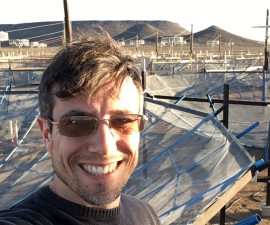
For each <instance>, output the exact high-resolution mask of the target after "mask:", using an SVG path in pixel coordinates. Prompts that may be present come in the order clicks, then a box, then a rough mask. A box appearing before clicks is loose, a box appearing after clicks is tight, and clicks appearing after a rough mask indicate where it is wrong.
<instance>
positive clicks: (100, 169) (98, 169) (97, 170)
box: [80, 162, 120, 175]
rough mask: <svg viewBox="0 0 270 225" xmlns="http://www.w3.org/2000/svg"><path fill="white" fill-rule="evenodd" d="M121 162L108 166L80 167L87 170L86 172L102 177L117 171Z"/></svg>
mask: <svg viewBox="0 0 270 225" xmlns="http://www.w3.org/2000/svg"><path fill="white" fill-rule="evenodd" d="M119 163H120V162H114V163H112V164H110V165H106V166H93V165H89V164H80V167H81V168H82V169H83V170H85V171H86V172H88V173H90V174H93V175H102V174H107V173H111V172H113V171H115V169H116V167H117V165H118V164H119Z"/></svg>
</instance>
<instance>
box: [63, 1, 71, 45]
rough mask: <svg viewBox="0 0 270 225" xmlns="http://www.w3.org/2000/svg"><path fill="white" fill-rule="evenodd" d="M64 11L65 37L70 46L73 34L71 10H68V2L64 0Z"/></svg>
mask: <svg viewBox="0 0 270 225" xmlns="http://www.w3.org/2000/svg"><path fill="white" fill-rule="evenodd" d="M64 11H65V37H66V44H70V43H71V42H72V32H71V26H70V20H69V8H68V0H64Z"/></svg>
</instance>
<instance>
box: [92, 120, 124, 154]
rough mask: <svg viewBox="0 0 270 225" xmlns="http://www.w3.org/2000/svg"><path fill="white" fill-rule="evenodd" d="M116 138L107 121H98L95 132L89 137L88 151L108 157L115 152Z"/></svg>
mask: <svg viewBox="0 0 270 225" xmlns="http://www.w3.org/2000/svg"><path fill="white" fill-rule="evenodd" d="M118 138H119V137H118V135H116V134H114V133H113V131H112V130H111V128H110V123H109V121H108V120H100V121H98V128H97V130H96V132H95V133H94V134H93V135H92V136H91V141H90V146H89V151H90V152H96V153H98V154H101V155H110V153H113V152H114V151H116V150H117V146H116V142H117V140H118Z"/></svg>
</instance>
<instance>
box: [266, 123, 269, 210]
mask: <svg viewBox="0 0 270 225" xmlns="http://www.w3.org/2000/svg"><path fill="white" fill-rule="evenodd" d="M269 129H270V126H269ZM267 159H268V160H270V135H268V156H267ZM267 174H268V175H267V177H268V180H267V183H266V205H267V206H270V180H269V177H270V167H269V166H268V168H267Z"/></svg>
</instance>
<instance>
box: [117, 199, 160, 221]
mask: <svg viewBox="0 0 270 225" xmlns="http://www.w3.org/2000/svg"><path fill="white" fill-rule="evenodd" d="M121 206H122V210H123V212H126V213H128V214H129V213H130V214H132V215H130V216H134V215H135V216H136V220H137V221H136V222H138V221H140V220H141V221H144V224H160V221H159V219H158V216H157V214H156V212H155V211H154V209H153V208H152V206H150V205H149V204H148V203H147V202H145V201H142V200H140V199H137V198H135V197H133V196H130V195H126V194H122V195H121ZM146 221H147V222H146ZM134 224H137V223H134ZM138 224H139V223H138Z"/></svg>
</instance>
